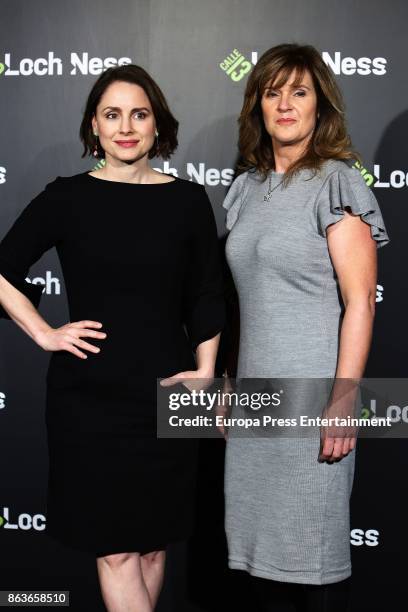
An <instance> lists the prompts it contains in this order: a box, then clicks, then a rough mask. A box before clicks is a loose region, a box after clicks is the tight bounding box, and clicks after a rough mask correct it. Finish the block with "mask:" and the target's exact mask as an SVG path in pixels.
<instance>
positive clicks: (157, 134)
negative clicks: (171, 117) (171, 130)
mask: <svg viewBox="0 0 408 612" xmlns="http://www.w3.org/2000/svg"><path fill="white" fill-rule="evenodd" d="M154 135H155V136H156V151H158V150H159V132H158V131H157V128H156V129H155V131H154Z"/></svg>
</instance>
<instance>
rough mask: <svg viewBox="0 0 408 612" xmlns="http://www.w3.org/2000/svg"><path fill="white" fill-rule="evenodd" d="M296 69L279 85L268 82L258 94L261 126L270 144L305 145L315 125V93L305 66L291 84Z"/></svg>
mask: <svg viewBox="0 0 408 612" xmlns="http://www.w3.org/2000/svg"><path fill="white" fill-rule="evenodd" d="M295 79H296V71H295V70H293V72H292V73H291V75H290V76H289V78H288V80H287V81H286V83H285V84H284V85H282V86H281V88H280V89H274V87H273V83H268V84H267V87H266V88H265V90H264V92H263V93H262V98H261V107H262V113H263V119H264V123H265V128H266V131H267V132H268V134H269V135H270V136H271V138H272V143H273V144H278V145H283V146H284V145H296V144H299V145H303V144H304V145H306V143H307V142H308V140H309V139H310V137H311V136H312V134H313V130H314V128H315V125H316V113H317V95H316V90H315V87H314V84H313V79H312V76H311V74H310V72H309V71H308V70H306V71H305V73H304V75H303V78H302V82H301V83H300V84H299V85H298V86H296V87H295V85H294V83H295Z"/></svg>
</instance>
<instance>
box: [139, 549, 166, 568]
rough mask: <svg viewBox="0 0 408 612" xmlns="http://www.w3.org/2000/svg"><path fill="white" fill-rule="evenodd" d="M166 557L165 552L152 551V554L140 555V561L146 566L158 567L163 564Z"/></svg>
mask: <svg viewBox="0 0 408 612" xmlns="http://www.w3.org/2000/svg"><path fill="white" fill-rule="evenodd" d="M165 556H166V551H165V550H153V551H152V552H148V553H145V554H144V555H141V557H140V559H141V560H142V562H144V563H146V564H148V565H158V564H161V563H163V561H164V559H165Z"/></svg>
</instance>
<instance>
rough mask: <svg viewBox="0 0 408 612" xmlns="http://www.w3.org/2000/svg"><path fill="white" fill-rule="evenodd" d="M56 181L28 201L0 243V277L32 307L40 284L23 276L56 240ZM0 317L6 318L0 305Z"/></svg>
mask: <svg viewBox="0 0 408 612" xmlns="http://www.w3.org/2000/svg"><path fill="white" fill-rule="evenodd" d="M58 178H59V177H58ZM58 178H57V179H55V181H53V182H52V183H49V184H48V185H47V186H46V188H45V189H44V191H42V192H41V193H40V194H38V195H37V196H36V197H35V198H34V199H33V200H31V202H30V203H29V204H28V205H27V206H26V208H25V209H24V210H23V211H22V212H21V214H20V216H19V217H18V218H17V219H16V221H15V222H14V223H13V225H12V226H11V227H10V229H9V230H8V231H7V233H6V235H5V236H4V238H3V240H2V241H1V242H0V274H1V275H2V276H4V278H5V279H6V280H7V281H8V282H9V283H11V284H12V285H13V286H14V287H15V288H16V289H18V290H19V291H21V293H23V294H24V295H25V296H26V297H27V298H28V299H29V300H30V301H31V302H32V303H33V305H34V306H35V307H36V308H37V307H38V305H39V303H40V300H41V295H42V293H43V290H44V285H43V284H33V283H30V282H29V281H27V280H26V276H27V273H28V271H29V269H30V267H31V266H32V265H33V264H34V263H35V262H36V261H37V260H38V259H40V257H41V256H42V255H43V253H45V251H47V250H48V249H50V248H51V247H53V246H55V244H56V242H57V239H58V225H57V217H56V210H55V189H54V187H55V184H56V182H57V181H58ZM0 318H4V319H10V316H9V314H8V313H7V312H6V310H5V309H4V308H3V307H2V306H1V305H0Z"/></svg>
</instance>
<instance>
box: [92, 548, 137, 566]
mask: <svg viewBox="0 0 408 612" xmlns="http://www.w3.org/2000/svg"><path fill="white" fill-rule="evenodd" d="M136 555H137V553H134V552H131V553H128V552H125V553H115V554H113V555H104V556H103V557H98V559H97V561H98V563H103V564H105V565H108V566H109V567H110V568H111V569H119V568H120V567H122V566H123V565H125V564H126V563H128V562H129V561H131V560H134V559H135V558H136Z"/></svg>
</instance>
